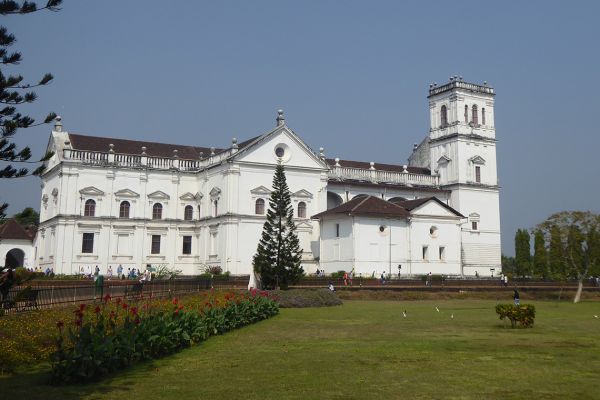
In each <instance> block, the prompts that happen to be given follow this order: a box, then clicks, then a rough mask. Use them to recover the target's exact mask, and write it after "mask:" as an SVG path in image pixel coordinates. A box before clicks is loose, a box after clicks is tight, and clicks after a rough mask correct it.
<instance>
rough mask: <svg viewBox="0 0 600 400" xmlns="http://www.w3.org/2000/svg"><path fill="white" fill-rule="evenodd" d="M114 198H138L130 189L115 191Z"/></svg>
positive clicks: (138, 195) (137, 194)
mask: <svg viewBox="0 0 600 400" xmlns="http://www.w3.org/2000/svg"><path fill="white" fill-rule="evenodd" d="M115 196H117V197H131V198H137V197H140V194H139V193H136V192H134V191H133V190H131V189H121V190H117V191H116V192H115Z"/></svg>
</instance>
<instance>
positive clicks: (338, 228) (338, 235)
mask: <svg viewBox="0 0 600 400" xmlns="http://www.w3.org/2000/svg"><path fill="white" fill-rule="evenodd" d="M335 237H340V224H335Z"/></svg>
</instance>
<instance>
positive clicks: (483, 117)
mask: <svg viewBox="0 0 600 400" xmlns="http://www.w3.org/2000/svg"><path fill="white" fill-rule="evenodd" d="M481 125H485V108H483V107H482V108H481Z"/></svg>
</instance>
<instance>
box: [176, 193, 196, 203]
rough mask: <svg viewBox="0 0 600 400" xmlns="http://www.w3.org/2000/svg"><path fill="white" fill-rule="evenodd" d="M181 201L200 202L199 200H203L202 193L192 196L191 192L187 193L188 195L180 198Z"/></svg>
mask: <svg viewBox="0 0 600 400" xmlns="http://www.w3.org/2000/svg"><path fill="white" fill-rule="evenodd" d="M179 199H180V200H187V201H198V200H200V199H202V194H201V193H196V194H192V193H191V192H187V193H185V194H182V195H181V196H179Z"/></svg>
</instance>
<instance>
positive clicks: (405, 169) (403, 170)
mask: <svg viewBox="0 0 600 400" xmlns="http://www.w3.org/2000/svg"><path fill="white" fill-rule="evenodd" d="M402 173H403V174H406V173H408V166H407V165H406V164H404V165H403V166H402Z"/></svg>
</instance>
